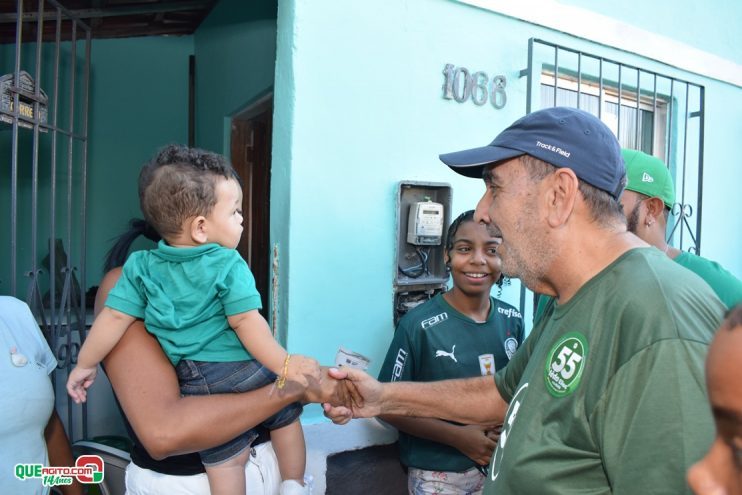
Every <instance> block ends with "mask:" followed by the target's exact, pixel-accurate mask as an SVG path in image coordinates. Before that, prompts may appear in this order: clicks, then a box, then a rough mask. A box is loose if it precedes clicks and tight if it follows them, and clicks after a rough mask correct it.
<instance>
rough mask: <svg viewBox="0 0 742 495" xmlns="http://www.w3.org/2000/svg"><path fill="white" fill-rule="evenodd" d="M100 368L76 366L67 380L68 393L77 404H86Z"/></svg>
mask: <svg viewBox="0 0 742 495" xmlns="http://www.w3.org/2000/svg"><path fill="white" fill-rule="evenodd" d="M97 373H98V367H97V366H95V367H93V368H83V367H81V366H75V368H74V369H73V370H72V371H71V372H70V376H69V378H68V379H67V393H68V394H70V397H72V400H74V401H75V404H79V403H81V402H85V401H86V400H87V398H88V389H89V388H90V386H91V385H92V384H93V382H94V381H95V375H96V374H97Z"/></svg>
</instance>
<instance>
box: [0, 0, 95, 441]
mask: <svg viewBox="0 0 742 495" xmlns="http://www.w3.org/2000/svg"><path fill="white" fill-rule="evenodd" d="M15 4H16V9H15V12H12V13H9V14H8V13H6V14H3V15H2V22H12V23H14V24H15V42H14V43H9V44H0V150H2V152H0V157H1V158H0V163H2V164H3V166H2V167H0V173H1V174H3V175H2V180H0V202H1V203H2V207H0V212H2V214H3V215H4V216H5V219H6V221H9V223H8V231H7V233H6V235H4V236H3V237H2V241H0V260H2V261H1V262H0V293H2V294H6V295H12V296H15V297H18V298H19V299H25V301H26V302H27V303H28V305H29V307H30V308H31V311H32V312H33V313H34V315H35V317H36V319H37V322H38V323H39V326H40V328H41V330H42V332H43V333H44V336H45V337H46V339H47V341H48V342H49V346H50V347H51V349H52V352H53V353H54V355H55V357H56V358H57V361H58V370H57V371H62V372H63V370H66V371H67V372H68V371H69V370H70V369H71V368H72V366H73V365H74V362H75V361H76V358H77V351H78V350H79V347H80V342H81V339H82V338H83V336H84V332H85V327H86V323H87V322H86V316H87V313H88V311H87V310H86V301H85V284H86V280H85V257H86V253H85V242H86V226H85V217H86V202H87V196H86V194H87V187H86V183H87V140H88V118H87V116H88V93H89V79H90V48H91V30H90V27H89V26H88V25H86V24H85V23H84V22H82V21H81V20H80V19H79V18H77V17H75V16H74V15H73V14H72V13H70V12H69V11H68V10H66V9H65V8H64V7H63V6H62V5H61V4H59V3H58V2H57V1H56V0H32V1H28V0H16V2H15ZM57 375H58V374H57V373H54V374H52V381H53V384H54V388H55V392H56V394H57V395H58V396H59V394H65V397H66V393H65V390H64V382H63V381H61V380H57V379H56V377H57ZM64 376H66V374H65V375H64ZM58 381H61V383H57V382H58ZM59 412H60V415H61V416H62V417H63V418H64V417H65V416H66V418H67V433H68V435H69V436H70V438H71V439H72V440H74V439H76V438H78V437H79V436H80V433H79V432H81V435H82V437H85V436H87V408H86V407H85V406H83V408H82V413H81V422H73V421H72V420H71V419H70V418H72V417H73V413H72V403H71V401H69V400H68V402H67V411H66V414H65V413H64V411H59ZM77 424H81V427H80V428H79V430H78V431H74V430H77V427H76V425H77Z"/></svg>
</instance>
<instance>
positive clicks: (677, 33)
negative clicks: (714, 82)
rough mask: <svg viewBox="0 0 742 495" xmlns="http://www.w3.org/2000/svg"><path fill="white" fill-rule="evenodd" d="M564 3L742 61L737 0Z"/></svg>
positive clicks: (579, 0) (566, 0) (567, 0)
mask: <svg viewBox="0 0 742 495" xmlns="http://www.w3.org/2000/svg"><path fill="white" fill-rule="evenodd" d="M560 3H562V4H564V5H572V6H575V7H581V8H584V9H588V10H591V11H593V12H597V13H599V14H602V15H605V16H607V17H611V18H613V19H620V20H623V21H626V22H628V23H630V24H632V25H633V26H636V27H639V28H642V29H645V30H647V31H650V32H652V33H655V34H660V35H663V36H666V37H668V38H672V39H675V40H679V41H682V42H683V43H687V44H688V45H691V46H693V47H695V48H698V49H700V50H705V51H708V52H710V53H713V54H715V55H718V56H720V57H724V58H727V59H729V60H732V61H734V62H736V63H738V64H742V33H740V30H739V25H740V22H742V4H740V2H738V1H737V0H712V1H709V2H696V1H693V0H677V1H667V0H665V1H659V2H646V1H642V0H624V1H622V2H612V1H609V0H598V1H595V0H560Z"/></svg>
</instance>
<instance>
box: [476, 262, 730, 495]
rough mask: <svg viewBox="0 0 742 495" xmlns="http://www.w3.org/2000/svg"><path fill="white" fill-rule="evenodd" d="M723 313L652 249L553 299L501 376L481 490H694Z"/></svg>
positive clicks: (558, 493)
mask: <svg viewBox="0 0 742 495" xmlns="http://www.w3.org/2000/svg"><path fill="white" fill-rule="evenodd" d="M723 312H724V308H723V305H722V303H721V302H720V301H719V299H718V298H717V297H716V295H715V294H714V293H713V292H712V291H711V289H710V288H709V287H708V285H707V284H704V283H702V281H701V280H700V279H699V278H698V277H697V276H696V275H695V274H693V273H691V272H689V271H687V270H684V269H681V268H680V267H679V266H678V265H677V264H675V263H673V262H672V261H671V260H670V259H669V258H668V257H667V256H665V255H664V254H663V253H660V252H659V251H657V250H656V249H654V248H640V249H633V250H630V251H628V252H627V253H624V254H623V255H622V256H620V257H619V258H618V259H617V260H616V261H614V262H613V263H612V264H611V265H609V266H608V267H607V268H605V269H604V270H603V271H601V272H600V273H599V274H598V275H596V276H595V277H593V278H592V279H591V280H589V281H588V282H587V283H586V284H585V285H584V286H583V287H581V288H580V290H579V291H578V292H577V293H576V294H575V295H574V296H573V297H572V298H571V299H570V300H569V301H568V302H567V303H565V304H558V305H556V304H555V305H550V307H549V308H547V310H546V313H545V314H544V317H543V318H542V319H541V321H540V322H539V324H538V325H537V326H536V327H535V328H534V329H533V331H532V332H531V335H530V336H529V337H528V339H527V340H526V342H525V343H524V344H523V346H522V347H521V349H520V351H519V352H518V353H516V355H515V356H514V357H513V359H512V360H511V361H510V364H509V365H508V366H507V367H506V368H505V369H504V370H502V371H500V372H498V374H497V375H496V377H495V382H496V384H497V388H498V390H499V391H500V394H501V395H502V397H503V398H504V399H505V400H506V401H508V402H509V404H510V405H509V407H508V412H507V414H506V417H505V421H504V428H503V433H502V436H501V437H500V442H499V444H498V447H497V450H496V451H495V454H494V456H493V459H492V462H491V463H490V469H489V476H488V477H487V482H486V485H485V491H484V493H485V494H491V495H495V494H496V495H503V494H505V495H507V494H512V495H515V494H539V495H549V494H554V495H565V494H572V493H574V494H577V493H579V494H584V495H593V494H621V495H624V494H625V495H637V494H642V495H644V494H668V495H677V494H683V493H690V491H689V489H688V488H687V486H686V482H685V472H686V469H687V468H688V467H689V466H690V465H691V464H692V463H693V462H695V461H697V460H698V459H700V458H701V457H702V456H703V454H704V452H705V451H706V449H707V448H708V447H709V445H710V444H711V441H712V439H713V434H714V425H713V420H712V417H711V411H710V408H709V406H708V402H707V398H706V392H705V386H704V383H705V381H704V360H705V357H706V352H707V350H708V344H709V342H710V340H711V338H712V335H713V332H714V330H715V329H716V328H717V327H718V325H719V323H720V321H721V318H722V314H723Z"/></svg>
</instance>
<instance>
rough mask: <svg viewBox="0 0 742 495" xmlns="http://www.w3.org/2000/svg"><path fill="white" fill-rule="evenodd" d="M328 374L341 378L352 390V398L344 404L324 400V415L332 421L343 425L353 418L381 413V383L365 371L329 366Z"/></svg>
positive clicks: (369, 416) (337, 378)
mask: <svg viewBox="0 0 742 495" xmlns="http://www.w3.org/2000/svg"><path fill="white" fill-rule="evenodd" d="M329 376H330V377H332V378H334V379H336V380H342V383H344V384H345V385H346V388H348V389H351V388H352V390H354V393H353V394H351V395H352V397H353V400H352V401H351V402H350V403H348V402H346V403H345V404H341V405H338V404H332V403H328V402H325V403H323V404H322V408H323V409H324V411H325V416H326V417H328V418H329V419H330V420H332V422H333V423H335V424H339V425H344V424H345V423H347V422H348V421H350V420H351V419H353V418H372V417H374V416H378V415H379V414H380V413H381V395H382V390H383V385H382V384H381V383H379V382H378V381H377V380H375V379H373V378H372V377H371V376H369V375H368V374H367V373H365V372H363V371H360V370H357V369H353V368H330V369H329Z"/></svg>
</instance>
